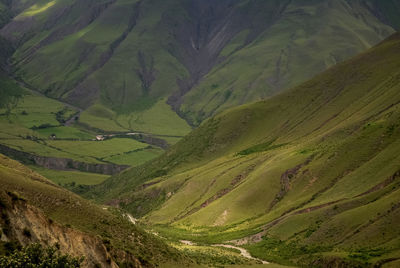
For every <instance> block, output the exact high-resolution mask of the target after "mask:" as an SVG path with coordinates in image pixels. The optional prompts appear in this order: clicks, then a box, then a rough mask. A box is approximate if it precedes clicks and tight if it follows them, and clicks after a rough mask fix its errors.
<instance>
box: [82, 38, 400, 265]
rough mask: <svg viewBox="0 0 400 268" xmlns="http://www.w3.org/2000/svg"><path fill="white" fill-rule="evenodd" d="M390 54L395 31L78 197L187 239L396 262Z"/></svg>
mask: <svg viewBox="0 0 400 268" xmlns="http://www.w3.org/2000/svg"><path fill="white" fill-rule="evenodd" d="M399 50H400V35H399V34H395V35H393V36H391V37H390V38H388V39H387V40H386V41H384V42H382V43H381V44H379V45H378V46H376V47H374V48H372V49H370V50H368V51H366V52H365V53H362V54H361V55H359V56H357V57H355V58H352V59H351V60H348V61H345V62H344V63H341V64H338V65H336V66H335V67H333V68H331V69H329V70H327V71H326V72H324V73H322V74H320V75H317V76H316V77H314V78H313V79H311V80H309V81H307V82H305V83H303V84H301V85H300V86H297V87H295V88H293V89H291V90H289V91H287V92H285V93H283V94H280V95H278V96H276V97H273V98H270V99H268V100H265V101H261V102H256V103H252V104H247V105H243V106H239V107H237V108H234V109H231V110H228V111H226V112H223V113H221V114H219V115H217V116H215V117H212V118H211V119H209V120H207V121H205V122H204V123H203V124H202V125H201V126H200V127H199V128H198V129H196V130H194V131H193V132H192V133H191V134H190V135H188V136H186V137H185V138H184V139H183V140H182V141H180V142H179V143H177V144H176V145H175V146H173V147H172V148H171V149H170V150H168V151H167V152H166V153H165V154H164V155H162V156H161V157H159V158H157V159H156V160H153V161H150V162H149V163H147V164H145V165H143V166H140V167H136V168H133V169H130V170H127V171H125V172H123V173H121V174H120V175H117V176H114V177H112V178H110V179H108V180H106V181H105V182H104V183H103V184H101V185H99V186H97V187H94V188H93V189H92V191H91V192H89V193H87V196H88V197H91V198H97V199H98V200H99V201H103V202H110V201H112V203H114V204H115V203H119V204H120V205H121V206H122V207H124V208H126V209H128V210H129V211H130V212H131V213H132V214H133V215H136V216H143V219H144V220H145V221H148V222H150V223H155V224H167V225H168V226H169V227H168V228H171V227H172V226H173V227H174V228H176V229H175V231H171V232H177V233H178V235H181V236H184V237H185V238H187V239H189V240H196V239H197V240H203V241H204V240H206V241H207V239H208V241H210V242H211V241H212V242H218V241H221V240H222V241H223V240H231V239H233V238H241V237H243V236H248V235H250V234H255V233H258V232H262V233H261V234H260V235H259V236H255V237H249V238H248V239H249V240H250V241H251V240H257V241H259V240H260V239H261V237H262V236H263V235H267V237H268V239H272V240H268V239H267V238H266V239H267V240H262V241H263V242H261V243H257V244H254V245H251V246H249V248H250V249H251V251H252V252H253V253H254V254H256V255H257V256H259V257H261V258H266V259H270V260H277V261H281V262H282V261H284V260H285V259H286V260H288V259H289V262H292V261H294V262H298V263H301V260H300V259H301V258H302V257H304V256H305V255H307V254H314V255H313V256H314V257H315V258H317V257H316V256H317V255H318V254H325V253H326V254H325V255H326V256H330V257H332V256H333V257H334V256H336V255H338V256H337V257H339V259H343V258H344V259H346V260H347V261H349V263H353V261H354V262H355V263H361V264H360V265H364V264H365V263H366V262H370V263H374V262H377V261H380V260H381V261H383V260H387V259H390V258H392V257H393V258H398V257H400V256H399V254H398V252H399V250H400V247H399V243H398V241H399V239H400V234H399V233H398V228H395V226H396V225H397V224H399V220H400V219H399V216H398V215H399V214H398V212H399V210H398V208H399V207H400V206H399V204H400V195H399V179H400V176H399V172H400V164H399V163H400V158H399V155H398V151H399V150H400V124H399V122H400V54H399V53H398V52H399ZM179 230H180V231H179ZM167 232H168V231H167ZM193 233H197V234H198V235H199V236H197V235H194V236H192V235H191V234H193ZM175 235H176V234H175ZM257 237H258V238H257ZM280 240H282V241H285V242H282V241H280ZM246 241H247V240H246ZM290 243H293V244H290ZM289 244H290V245H289ZM303 246H304V247H305V248H303V250H302V249H301V247H303ZM274 247H275V248H276V247H277V248H279V247H281V248H282V249H283V248H287V249H288V251H286V253H282V254H280V253H279V251H278V252H275V253H271V252H270V251H269V249H272V248H274ZM268 252H270V253H268ZM282 252H283V251H282ZM323 252H325V253H323ZM333 252H337V254H336V253H333ZM374 252H375V253H374ZM284 254H287V255H284ZM335 254H336V255H335ZM314 257H313V258H311V259H315V258H314ZM330 257H329V258H330ZM333 257H332V258H333ZM318 258H319V257H318ZM321 258H322V257H321ZM321 258H320V259H321ZM327 258H328V257H327ZM329 258H328V259H329ZM322 259H324V260H325V261H327V262H329V260H328V259H325V257H323V258H322ZM303 261H304V262H305V263H306V262H307V261H309V259H307V258H306V259H305V260H303ZM334 261H337V260H336V259H335V258H334ZM322 264H323V263H322ZM322 264H321V265H322ZM307 265H310V264H309V263H308V264H307Z"/></svg>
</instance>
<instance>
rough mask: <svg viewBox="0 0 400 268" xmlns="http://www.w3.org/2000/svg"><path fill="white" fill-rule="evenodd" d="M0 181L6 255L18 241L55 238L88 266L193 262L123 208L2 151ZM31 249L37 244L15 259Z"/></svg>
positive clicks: (1, 234)
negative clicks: (82, 193) (71, 188)
mask: <svg viewBox="0 0 400 268" xmlns="http://www.w3.org/2000/svg"><path fill="white" fill-rule="evenodd" d="M0 185H1V189H0V212H1V218H0V227H1V232H0V237H1V242H0V248H1V249H2V251H1V252H3V253H6V252H7V251H10V250H12V249H13V248H17V249H18V248H19V247H20V246H19V245H20V244H22V245H28V244H30V243H41V244H46V243H55V242H57V243H58V244H59V245H58V246H59V248H60V250H61V252H63V253H65V252H67V253H68V254H70V255H73V256H76V257H80V256H82V255H84V256H85V263H86V264H85V265H88V264H90V265H96V264H97V265H100V267H107V266H110V265H111V264H112V263H114V264H115V263H116V264H119V265H122V266H123V265H127V266H128V267H139V265H143V266H145V267H152V266H154V265H156V264H159V263H166V264H167V263H170V264H171V265H174V264H175V265H176V264H178V263H179V264H180V265H181V266H182V265H183V266H184V265H187V264H190V263H191V262H190V261H188V259H187V257H185V256H184V255H182V254H181V253H179V252H178V251H177V250H175V249H173V248H171V247H169V246H167V245H166V244H165V242H164V241H161V239H160V238H156V237H155V236H153V235H150V234H148V233H146V232H145V231H143V230H141V229H140V228H139V227H137V226H135V225H133V224H132V223H131V222H130V221H128V219H127V218H126V217H124V216H123V215H122V214H121V212H120V211H118V210H113V209H106V208H102V207H99V206H96V205H94V204H92V203H90V202H88V201H86V200H84V199H82V198H80V197H78V196H76V195H75V194H73V193H71V192H68V191H67V190H65V189H63V188H61V187H59V186H57V185H55V184H53V183H51V182H50V181H49V180H47V179H46V178H44V177H42V176H40V175H39V174H38V173H36V172H33V171H32V170H30V169H28V168H26V167H24V166H23V165H21V164H19V163H17V162H15V161H13V160H10V159H8V158H6V157H4V156H2V155H0ZM82 241H84V242H82ZM31 249H32V250H33V251H35V250H36V247H33V248H30V249H28V250H25V251H24V252H22V253H16V255H15V257H17V256H19V255H20V254H25V253H27V252H28V251H30V250H31ZM4 251H5V252H4ZM46 251H47V250H45V252H46ZM49 252H50V253H51V252H53V250H50V251H49ZM53 253H54V252H53ZM11 258H14V257H11ZM129 265H131V266H129ZM2 267H3V266H2ZM46 267H47V266H46ZM60 267H61V266H60ZM123 267H124V266H123Z"/></svg>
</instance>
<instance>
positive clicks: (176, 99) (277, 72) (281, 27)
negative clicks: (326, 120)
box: [0, 0, 399, 136]
mask: <svg viewBox="0 0 400 268" xmlns="http://www.w3.org/2000/svg"><path fill="white" fill-rule="evenodd" d="M33 2H34V3H33ZM7 3H8V4H9V6H8V7H7V6H5V8H6V10H9V12H11V13H7V14H10V15H9V16H14V17H13V19H12V21H11V22H9V23H7V24H6V25H5V26H4V27H3V28H2V29H1V30H0V34H1V36H2V37H4V38H5V39H6V40H8V41H10V42H12V43H13V44H14V46H15V48H16V51H15V53H14V54H13V56H12V58H11V61H10V62H11V65H12V66H11V67H12V68H11V69H12V72H13V73H14V74H15V75H17V76H18V77H20V78H21V79H23V80H24V81H26V82H27V83H28V84H30V85H32V86H33V87H35V88H37V89H39V90H40V91H42V92H43V93H45V94H46V95H48V96H51V97H54V98H60V99H63V100H65V101H67V102H70V103H73V104H76V105H78V106H79V107H81V108H83V109H84V110H85V111H84V112H83V114H82V116H81V118H80V121H81V122H83V123H85V124H88V125H90V126H92V127H95V128H99V129H104V130H109V131H129V130H140V131H144V132H150V133H154V134H168V135H175V136H183V135H184V134H186V133H188V132H189V131H190V127H189V126H188V124H187V123H186V122H185V121H184V120H182V119H181V118H180V117H179V116H178V115H177V114H179V115H180V116H181V117H183V118H184V119H186V121H188V122H189V123H190V124H193V125H198V124H199V123H200V122H201V121H202V120H204V119H205V118H207V117H209V116H211V115H214V114H216V113H217V112H221V111H223V110H225V109H226V108H228V107H232V106H235V105H239V104H243V103H247V102H251V101H254V100H259V99H261V98H265V97H269V96H271V95H274V94H275V93H277V92H279V91H281V90H283V89H285V88H288V87H291V86H294V85H296V84H298V83H299V82H302V81H305V80H306V79H308V78H310V77H312V76H313V75H315V74H317V73H319V72H320V71H323V70H325V69H326V68H328V67H330V66H332V65H334V64H336V63H337V62H340V61H342V60H344V59H346V58H348V57H350V56H353V55H355V54H357V53H359V52H361V51H364V50H365V49H366V48H369V47H371V46H372V45H374V44H376V43H378V42H379V41H381V40H382V39H383V38H385V37H387V36H388V35H390V34H391V33H393V32H394V31H395V29H397V27H399V22H398V19H397V18H398V17H399V16H398V14H399V9H398V7H399V1H398V0H391V1H385V3H384V4H383V3H382V1H374V0H357V1H345V0H324V1H277V0H271V1H257V0H250V1H247V0H241V1H232V0H223V1H211V0H206V1H203V0H201V1H200V0H172V1H168V2H167V1H153V0H148V1H145V0H101V1H99V0H89V1H76V0H68V1H59V0H43V1H20V0H13V1H8V2H7Z"/></svg>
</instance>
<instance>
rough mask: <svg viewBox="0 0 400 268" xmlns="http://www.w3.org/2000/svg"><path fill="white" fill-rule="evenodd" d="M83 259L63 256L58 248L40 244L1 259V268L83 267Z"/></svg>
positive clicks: (16, 251) (15, 251)
mask: <svg viewBox="0 0 400 268" xmlns="http://www.w3.org/2000/svg"><path fill="white" fill-rule="evenodd" d="M82 261H83V258H76V257H71V256H69V255H63V254H61V253H60V252H59V250H58V249H57V248H56V247H48V248H44V247H42V246H41V245H40V244H32V245H30V246H27V247H24V248H22V249H17V250H14V252H13V253H12V254H11V255H9V256H1V257H0V267H4V268H11V267H49V268H53V267H54V268H55V267H65V268H75V267H81V263H82Z"/></svg>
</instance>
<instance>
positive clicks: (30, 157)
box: [0, 144, 129, 175]
mask: <svg viewBox="0 0 400 268" xmlns="http://www.w3.org/2000/svg"><path fill="white" fill-rule="evenodd" d="M0 152H1V153H3V154H4V155H7V156H9V157H12V158H14V159H17V160H19V161H22V162H24V163H33V164H36V165H39V166H42V167H45V168H48V169H55V170H79V171H84V172H91V173H99V174H106V175H114V174H117V173H119V172H121V171H122V170H124V169H127V168H128V167H129V166H126V165H116V164H93V163H85V162H79V161H75V160H72V159H68V158H57V157H46V156H40V155H35V154H31V153H27V152H22V151H19V150H16V149H13V148H10V147H8V146H5V145H3V144H0Z"/></svg>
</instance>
